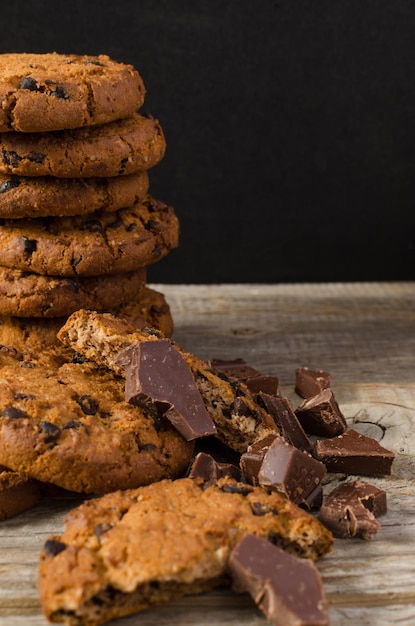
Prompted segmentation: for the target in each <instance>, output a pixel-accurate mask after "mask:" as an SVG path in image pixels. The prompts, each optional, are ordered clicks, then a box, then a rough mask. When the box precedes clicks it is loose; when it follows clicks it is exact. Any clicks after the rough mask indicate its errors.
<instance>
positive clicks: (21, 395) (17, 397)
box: [14, 391, 36, 400]
mask: <svg viewBox="0 0 415 626" xmlns="http://www.w3.org/2000/svg"><path fill="white" fill-rule="evenodd" d="M35 398H36V396H35V395H34V394H33V393H22V392H21V391H18V392H17V393H15V394H14V399H15V400H34V399H35Z"/></svg>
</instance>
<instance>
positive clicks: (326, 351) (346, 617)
mask: <svg viewBox="0 0 415 626" xmlns="http://www.w3.org/2000/svg"><path fill="white" fill-rule="evenodd" d="M152 286H153V287H155V288H156V289H159V290H160V291H163V292H164V293H165V295H166V297H167V300H168V301H169V303H170V305H171V307H172V311H173V317H174V319H175V335H174V338H175V339H176V341H177V342H178V343H179V344H180V345H182V346H183V347H184V348H185V349H187V350H189V351H192V352H194V353H195V354H197V355H198V356H199V357H202V358H205V359H209V358H226V357H228V358H235V357H243V358H245V359H246V360H247V361H249V362H250V363H251V364H253V365H255V366H256V367H258V368H259V369H261V370H262V371H263V372H265V373H268V374H274V375H277V376H279V378H280V382H281V386H282V390H283V392H284V393H285V394H287V395H288V396H289V397H290V398H291V399H292V401H293V403H294V405H296V404H299V402H300V399H299V398H298V397H297V396H296V395H295V394H294V392H293V383H294V370H295V368H296V367H297V366H299V365H308V366H309V367H319V368H323V369H326V370H328V371H330V372H331V373H332V375H333V385H332V386H333V390H334V392H335V395H336V398H337V400H338V401H339V404H340V406H341V408H342V410H343V412H344V414H345V416H346V418H347V420H348V423H349V425H353V428H356V429H357V430H359V431H360V432H363V433H365V434H369V435H370V436H373V437H376V438H377V439H378V440H379V441H381V442H382V445H384V446H385V447H387V448H390V449H393V450H394V451H395V452H396V453H397V458H396V461H395V463H394V467H393V475H392V476H390V477H384V478H377V479H372V478H371V479H370V482H373V483H374V484H376V485H378V486H381V487H383V488H385V489H386V490H387V494H388V513H387V515H386V516H384V517H382V518H380V520H379V521H380V522H381V529H380V531H379V533H378V534H377V535H374V536H373V538H372V540H371V541H362V540H358V539H357V540H336V541H335V548H334V551H333V552H332V553H331V554H330V555H329V556H327V557H325V558H324V559H323V560H322V561H321V562H320V563H319V564H318V567H319V570H320V572H321V574H322V576H323V580H324V584H325V588H326V592H327V595H328V598H329V603H330V617H331V624H332V625H333V626H346V625H348V626H349V625H353V626H375V625H376V626H379V625H380V626H389V625H391V624H392V625H393V624H396V625H398V624H399V626H413V624H414V623H415V584H414V581H415V524H414V521H415V513H414V511H415V488H414V478H415V374H414V372H415V283H382V284H370V283H368V284H362V283H358V284H345V285H342V284H324V285H318V284H316V285H209V286H205V285H188V286H185V285H152ZM337 480H338V477H335V476H334V475H331V476H330V477H329V479H328V481H327V484H326V486H325V490H326V491H327V490H330V489H332V488H333V487H334V486H335V484H336V481H337ZM79 501H80V497H79V496H74V495H72V494H61V495H60V496H59V497H55V498H54V499H51V500H49V501H45V502H43V503H42V504H41V505H39V506H38V507H36V508H35V509H33V510H32V511H29V512H27V513H25V514H23V515H21V516H19V517H16V518H14V519H12V520H9V521H7V522H3V523H2V524H1V525H0V625H1V626H23V625H24V626H45V625H46V623H47V622H46V621H45V620H44V619H43V617H42V615H41V611H40V606H39V601H38V594H37V587H36V584H37V583H36V579H37V563H38V555H39V551H40V548H41V546H42V545H43V543H44V541H45V540H46V539H47V537H48V536H49V535H50V534H53V533H59V532H60V531H61V530H62V524H63V517H64V515H65V513H66V512H67V511H68V510H69V509H70V508H71V507H73V506H74V505H76V504H77V503H78V502H79ZM267 623H268V622H267V620H266V619H265V618H264V616H263V615H262V614H261V613H260V612H259V611H258V610H257V609H256V607H255V606H254V605H253V603H252V601H251V600H250V599H249V597H247V596H245V595H243V596H237V595H236V594H233V593H232V592H231V591H229V590H217V591H215V592H212V593H210V594H205V595H203V596H198V597H188V598H183V599H181V600H179V601H176V602H174V603H172V604H170V605H168V606H164V607H159V608H157V609H153V610H151V611H145V612H143V613H141V614H140V615H135V616H131V617H129V618H126V619H123V620H116V621H114V622H111V624H112V625H113V626H133V624H134V625H137V626H138V624H139V625H140V626H155V625H156V624H157V626H167V624H169V626H170V625H171V624H174V625H175V626H189V625H194V624H198V625H199V626H205V625H206V626H207V625H208V624H209V626H236V625H238V626H240V625H242V626H265V625H266V624H267Z"/></svg>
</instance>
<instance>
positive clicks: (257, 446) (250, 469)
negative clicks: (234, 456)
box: [239, 433, 278, 486]
mask: <svg viewBox="0 0 415 626" xmlns="http://www.w3.org/2000/svg"><path fill="white" fill-rule="evenodd" d="M277 437H278V435H277V434H274V433H270V434H269V435H266V436H265V437H263V438H262V439H258V440H257V441H255V442H254V443H253V444H251V445H250V446H248V448H247V451H246V452H244V453H243V454H242V455H241V458H240V462H239V464H240V466H241V470H242V473H243V475H244V477H245V480H247V481H248V482H249V483H251V484H252V485H255V486H257V485H258V473H259V470H260V469H261V465H262V461H263V460H264V456H265V454H266V453H267V452H268V450H269V447H270V445H271V444H272V442H273V441H274V440H275V439H276V438H277Z"/></svg>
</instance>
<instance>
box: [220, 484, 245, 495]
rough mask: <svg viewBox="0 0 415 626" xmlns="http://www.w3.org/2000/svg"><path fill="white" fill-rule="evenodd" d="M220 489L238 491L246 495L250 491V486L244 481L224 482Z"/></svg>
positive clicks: (227, 491) (230, 491)
mask: <svg viewBox="0 0 415 626" xmlns="http://www.w3.org/2000/svg"><path fill="white" fill-rule="evenodd" d="M221 490H222V491H224V492H225V493H239V495H241V496H247V495H248V493H251V492H252V487H250V486H249V485H247V484H245V483H238V482H235V483H225V484H224V485H221Z"/></svg>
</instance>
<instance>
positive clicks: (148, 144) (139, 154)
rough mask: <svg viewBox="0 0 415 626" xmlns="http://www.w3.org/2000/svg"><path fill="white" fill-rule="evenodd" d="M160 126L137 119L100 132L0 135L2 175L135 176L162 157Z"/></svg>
mask: <svg viewBox="0 0 415 626" xmlns="http://www.w3.org/2000/svg"><path fill="white" fill-rule="evenodd" d="M165 149H166V140H165V138H164V134H163V131H162V128H161V126H160V123H159V122H158V121H157V120H155V119H154V118H152V117H144V116H143V115H139V114H138V113H135V114H134V115H132V116H131V117H129V118H127V119H123V120H117V121H115V122H109V123H108V124H103V125H100V126H91V127H85V128H77V129H74V130H62V131H58V132H50V133H16V132H10V133H3V134H0V172H1V173H3V174H7V175H11V174H16V175H18V176H57V177H58V178H90V177H102V176H105V177H106V178H108V177H111V176H119V175H124V174H135V173H136V172H140V171H143V170H148V169H150V168H151V167H153V166H154V165H156V164H157V163H158V162H159V161H161V159H162V158H163V156H164V153H165Z"/></svg>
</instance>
